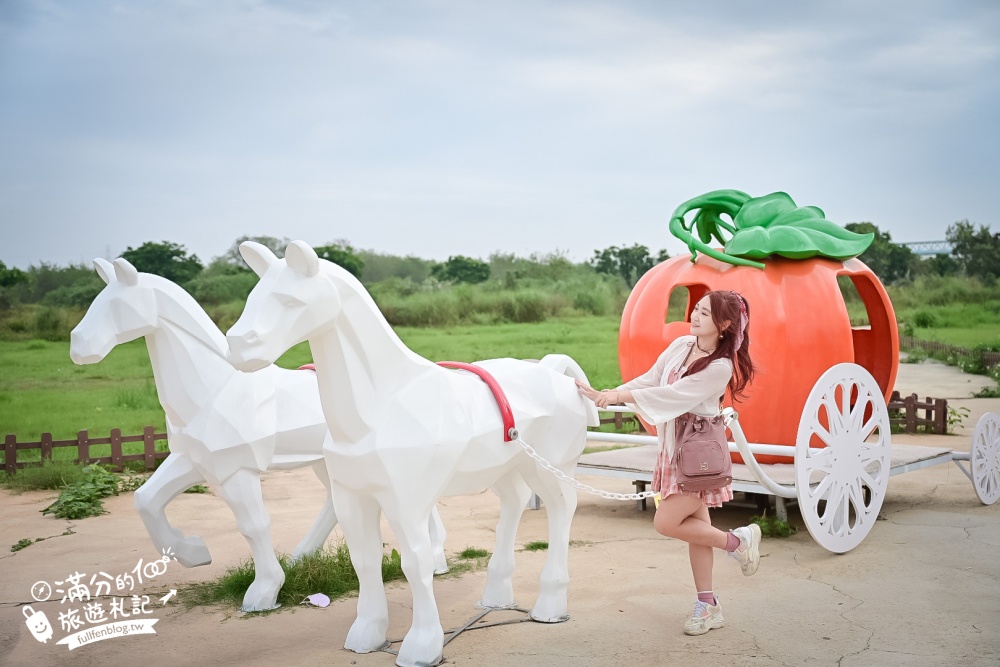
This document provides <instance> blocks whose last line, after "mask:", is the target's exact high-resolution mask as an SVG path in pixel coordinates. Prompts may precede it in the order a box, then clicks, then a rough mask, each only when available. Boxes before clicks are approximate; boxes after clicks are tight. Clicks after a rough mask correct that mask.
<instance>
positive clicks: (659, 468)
mask: <svg viewBox="0 0 1000 667" xmlns="http://www.w3.org/2000/svg"><path fill="white" fill-rule="evenodd" d="M671 425H672V424H671ZM675 473H676V469H675V466H674V463H673V461H671V460H670V456H669V455H668V454H667V448H666V447H662V448H661V449H660V456H659V458H658V459H657V461H656V468H655V469H654V470H653V491H657V492H659V494H660V497H662V498H666V497H667V496H672V495H674V494H680V495H682V496H694V497H695V498H699V499H701V502H703V503H705V506H706V507H722V503H725V502H728V501H730V500H732V499H733V486H732V484H727V485H726V486H724V487H722V488H720V489H712V490H711V491H681V489H680V488H678V486H677V485H676V484H675V483H674V477H675Z"/></svg>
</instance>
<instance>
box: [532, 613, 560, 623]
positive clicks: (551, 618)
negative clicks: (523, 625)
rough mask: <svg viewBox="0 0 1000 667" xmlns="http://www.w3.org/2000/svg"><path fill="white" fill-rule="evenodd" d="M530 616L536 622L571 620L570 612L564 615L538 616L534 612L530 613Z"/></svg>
mask: <svg viewBox="0 0 1000 667" xmlns="http://www.w3.org/2000/svg"><path fill="white" fill-rule="evenodd" d="M528 618H530V619H531V620H533V621H535V622H536V623H565V622H566V621H568V620H569V614H566V615H564V616H536V615H535V613H534V612H532V613H530V614H528Z"/></svg>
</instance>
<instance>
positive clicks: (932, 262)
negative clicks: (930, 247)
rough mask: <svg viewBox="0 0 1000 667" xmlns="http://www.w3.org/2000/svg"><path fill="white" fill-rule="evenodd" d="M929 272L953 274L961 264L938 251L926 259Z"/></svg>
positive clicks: (941, 274)
mask: <svg viewBox="0 0 1000 667" xmlns="http://www.w3.org/2000/svg"><path fill="white" fill-rule="evenodd" d="M926 262H927V266H928V267H929V268H930V270H931V273H933V274H935V275H938V276H954V275H957V274H958V272H959V271H961V270H962V265H961V264H959V263H958V260H957V259H955V258H954V257H953V256H951V255H946V254H944V253H938V254H936V255H934V256H933V257H931V258H930V259H928V260H926Z"/></svg>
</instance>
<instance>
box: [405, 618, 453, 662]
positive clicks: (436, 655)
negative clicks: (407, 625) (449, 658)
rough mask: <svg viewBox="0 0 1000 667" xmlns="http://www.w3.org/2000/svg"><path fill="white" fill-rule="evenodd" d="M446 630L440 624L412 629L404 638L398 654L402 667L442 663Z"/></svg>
mask: <svg viewBox="0 0 1000 667" xmlns="http://www.w3.org/2000/svg"><path fill="white" fill-rule="evenodd" d="M443 648H444V632H443V631H442V630H441V625H440V624H438V625H436V626H434V627H431V628H426V629H420V630H416V629H413V630H410V631H409V632H407V633H406V637H404V638H403V644H402V645H401V646H400V647H399V655H398V656H396V664H397V665H399V666H400V667H434V665H439V664H441V661H442V659H443V656H442V652H441V650H442V649H443Z"/></svg>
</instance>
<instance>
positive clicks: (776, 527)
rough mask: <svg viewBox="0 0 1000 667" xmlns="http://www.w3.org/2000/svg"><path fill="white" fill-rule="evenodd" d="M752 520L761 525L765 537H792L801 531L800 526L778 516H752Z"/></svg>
mask: <svg viewBox="0 0 1000 667" xmlns="http://www.w3.org/2000/svg"><path fill="white" fill-rule="evenodd" d="M750 521H751V522H753V523H755V524H757V525H758V526H760V534H761V535H763V536H764V537H790V536H792V535H794V534H795V533H797V532H799V530H798V528H796V527H795V526H793V525H792V524H790V523H788V522H787V521H782V520H781V519H779V518H778V517H776V516H767V514H764V515H762V516H752V517H750Z"/></svg>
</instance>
